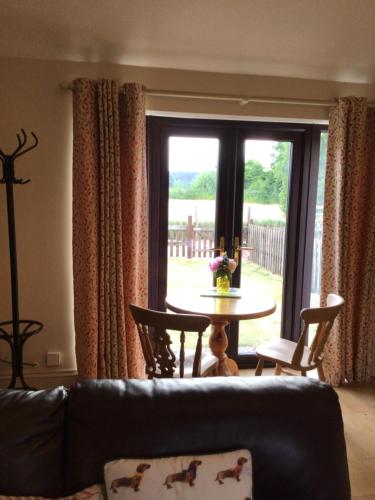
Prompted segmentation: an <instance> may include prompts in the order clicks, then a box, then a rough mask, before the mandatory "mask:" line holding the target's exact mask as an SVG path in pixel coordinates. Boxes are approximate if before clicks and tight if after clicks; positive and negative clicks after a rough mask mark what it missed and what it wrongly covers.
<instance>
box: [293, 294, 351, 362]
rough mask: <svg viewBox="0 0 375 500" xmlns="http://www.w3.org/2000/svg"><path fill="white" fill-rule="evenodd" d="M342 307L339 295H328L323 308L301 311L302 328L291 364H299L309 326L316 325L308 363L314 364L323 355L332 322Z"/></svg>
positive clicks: (342, 303)
mask: <svg viewBox="0 0 375 500" xmlns="http://www.w3.org/2000/svg"><path fill="white" fill-rule="evenodd" d="M343 305H344V299H343V298H342V297H340V295H336V294H334V293H330V294H329V295H328V297H327V301H326V306H325V307H311V308H308V309H302V311H301V318H302V319H303V322H304V326H303V330H302V333H301V336H300V338H299V339H298V343H297V347H296V350H295V351H294V355H293V359H292V364H293V365H296V366H298V365H299V364H300V363H301V360H302V356H303V351H304V347H305V343H306V336H307V332H308V330H309V326H310V325H312V324H317V329H316V334H315V337H314V340H313V341H312V343H311V346H310V354H309V359H308V363H309V364H311V363H316V361H318V360H320V359H321V358H322V355H323V350H324V347H325V344H326V342H327V339H328V336H329V333H330V331H331V328H332V325H333V322H334V321H335V318H336V316H337V315H338V313H339V312H340V309H341V308H342V306H343Z"/></svg>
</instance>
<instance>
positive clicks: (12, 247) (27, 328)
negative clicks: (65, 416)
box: [0, 129, 43, 390]
mask: <svg viewBox="0 0 375 500" xmlns="http://www.w3.org/2000/svg"><path fill="white" fill-rule="evenodd" d="M21 134H22V137H21V135H20V134H17V139H18V146H17V148H16V149H15V150H14V151H13V153H12V154H10V155H7V154H5V153H3V151H2V150H1V149H0V159H1V162H2V164H3V177H2V179H0V183H1V184H5V185H6V199H7V213H8V235H9V256H10V277H11V290H12V320H11V321H3V322H1V323H0V339H2V340H5V341H6V342H7V343H8V344H9V346H10V350H11V355H12V378H11V380H10V383H9V386H8V388H9V389H15V388H16V383H17V378H19V379H20V382H21V387H19V388H20V389H29V390H32V388H31V387H29V386H28V385H27V384H26V382H25V379H24V375H23V365H24V363H23V357H22V351H23V346H24V344H25V342H26V340H27V339H28V338H30V337H31V336H32V335H36V334H37V333H39V332H40V331H41V330H42V328H43V325H42V323H40V322H39V321H34V320H28V319H27V320H26V319H23V320H20V319H19V303H18V274H17V247H16V226H15V217H14V197H13V184H27V183H28V182H30V179H28V180H23V179H16V177H15V172H14V161H15V159H16V158H18V157H19V156H21V155H24V154H25V153H27V152H28V151H30V150H32V149H34V148H35V147H36V146H37V144H38V138H37V137H36V135H35V134H34V132H31V135H32V136H33V139H34V143H33V144H32V145H31V146H29V147H26V143H27V135H26V133H25V131H24V130H23V129H21Z"/></svg>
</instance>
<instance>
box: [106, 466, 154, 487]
mask: <svg viewBox="0 0 375 500" xmlns="http://www.w3.org/2000/svg"><path fill="white" fill-rule="evenodd" d="M150 467H151V465H149V464H139V465H138V467H137V469H136V473H135V474H134V476H132V477H120V478H119V479H114V480H113V481H112V484H111V490H112V491H113V493H118V488H121V487H123V486H127V487H129V488H133V489H134V491H139V485H140V483H141V481H142V478H143V474H144V472H145V470H147V469H149V468H150Z"/></svg>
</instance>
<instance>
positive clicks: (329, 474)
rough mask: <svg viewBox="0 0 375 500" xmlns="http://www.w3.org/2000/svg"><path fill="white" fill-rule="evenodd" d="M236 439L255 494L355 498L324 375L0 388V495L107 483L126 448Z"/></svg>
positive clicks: (190, 450)
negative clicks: (109, 465) (106, 472)
mask: <svg viewBox="0 0 375 500" xmlns="http://www.w3.org/2000/svg"><path fill="white" fill-rule="evenodd" d="M238 448H248V449H249V450H250V451H251V453H252V457H253V477H254V498H255V500H349V499H350V485H349V478H348V466H347V458H346V448H345V441H344V434H343V423H342V417H341V411H340V407H339V403H338V399H337V396H336V394H335V392H334V391H333V390H332V389H331V388H330V387H329V386H328V385H326V384H323V383H320V382H315V381H311V380H308V379H305V378H302V377H289V378H281V377H262V378H241V377H230V378H225V379H224V378H210V379H195V380H187V379H183V380H180V379H161V380H154V381H150V380H128V381H125V380H117V381H114V380H101V381H99V380H96V381H88V382H84V383H79V384H77V385H75V386H74V387H72V388H71V389H70V390H69V391H68V390H66V389H64V388H63V387H58V388H56V389H50V390H43V391H37V392H26V391H15V390H3V391H0V495H17V496H25V495H43V496H45V497H59V496H63V495H66V494H72V493H74V492H77V491H79V490H81V489H83V488H84V487H87V486H89V485H92V484H95V483H102V482H103V466H104V464H105V463H106V462H108V461H110V460H113V459H116V458H120V457H155V456H168V455H183V454H200V453H202V454H203V453H207V452H218V451H225V450H233V449H238ZM156 500H158V499H156ZM208 500H210V499H208Z"/></svg>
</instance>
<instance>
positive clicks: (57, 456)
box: [0, 387, 67, 497]
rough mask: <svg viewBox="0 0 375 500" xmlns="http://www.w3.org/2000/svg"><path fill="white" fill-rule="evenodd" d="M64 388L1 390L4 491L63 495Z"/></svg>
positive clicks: (0, 446) (0, 454) (0, 477)
mask: <svg viewBox="0 0 375 500" xmlns="http://www.w3.org/2000/svg"><path fill="white" fill-rule="evenodd" d="M66 398H67V393H66V391H65V389H64V388H63V387H58V388H55V389H50V390H43V391H17V390H0V494H1V495H13V496H44V497H59V496H62V494H63V482H64V481H63V473H64V471H63V435H64V430H63V427H64V415H65V401H66Z"/></svg>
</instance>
